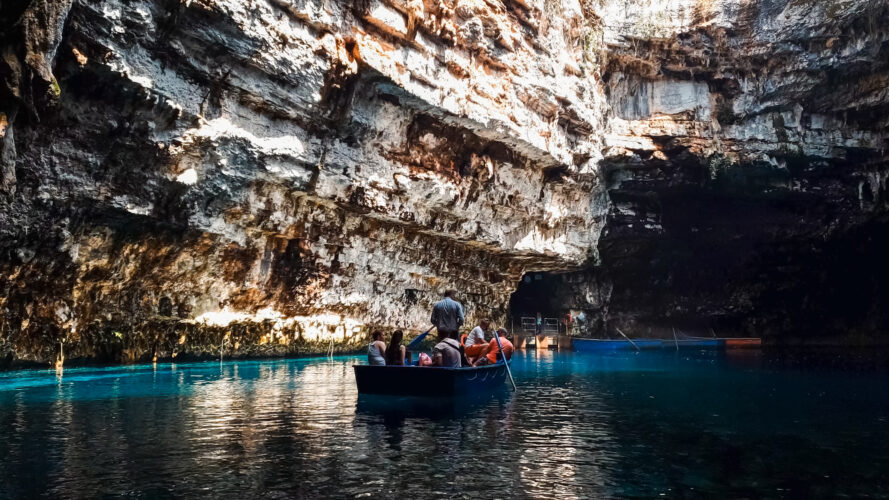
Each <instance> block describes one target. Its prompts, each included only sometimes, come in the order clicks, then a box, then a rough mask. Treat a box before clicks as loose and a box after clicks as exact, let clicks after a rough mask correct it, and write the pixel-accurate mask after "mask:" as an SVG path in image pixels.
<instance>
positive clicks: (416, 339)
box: [405, 326, 435, 351]
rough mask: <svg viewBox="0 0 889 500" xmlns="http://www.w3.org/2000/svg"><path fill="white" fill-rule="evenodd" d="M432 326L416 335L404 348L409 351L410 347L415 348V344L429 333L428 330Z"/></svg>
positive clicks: (429, 330) (417, 344) (418, 343)
mask: <svg viewBox="0 0 889 500" xmlns="http://www.w3.org/2000/svg"><path fill="white" fill-rule="evenodd" d="M432 328H435V326H433V327H432ZM432 328H430V329H428V330H426V331H425V332H423V333H421V334H419V335H417V338H415V339H414V340H411V342H410V344H408V345H407V349H405V350H407V351H410V350H411V349H416V348H417V346H419V345H420V342H423V339H425V338H426V336H427V335H429V332H431V331H432Z"/></svg>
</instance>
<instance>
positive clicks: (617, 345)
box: [574, 339, 662, 352]
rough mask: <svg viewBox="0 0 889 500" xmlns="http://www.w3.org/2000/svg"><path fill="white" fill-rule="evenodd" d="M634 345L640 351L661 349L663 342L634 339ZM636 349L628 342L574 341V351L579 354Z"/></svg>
mask: <svg viewBox="0 0 889 500" xmlns="http://www.w3.org/2000/svg"><path fill="white" fill-rule="evenodd" d="M633 343H635V344H636V347H638V348H639V349H660V348H661V344H662V341H661V340H660V339H639V340H636V339H633ZM636 347H633V344H631V343H630V342H629V341H628V340H600V339H574V350H575V351H578V352H587V351H616V350H623V349H630V350H635V349H636Z"/></svg>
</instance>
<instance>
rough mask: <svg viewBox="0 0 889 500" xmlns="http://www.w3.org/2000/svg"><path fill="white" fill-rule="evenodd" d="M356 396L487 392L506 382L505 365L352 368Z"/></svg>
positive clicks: (359, 366) (357, 366)
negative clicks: (356, 385) (356, 391)
mask: <svg viewBox="0 0 889 500" xmlns="http://www.w3.org/2000/svg"><path fill="white" fill-rule="evenodd" d="M353 368H354V369H355V382H356V383H357V384H358V393H359V394H388V395H394V396H429V397H453V396H462V395H465V394H477V393H479V392H482V391H491V390H494V389H496V388H498V387H500V386H502V385H503V383H504V382H505V381H506V365H504V364H503V363H497V364H495V365H487V366H479V367H476V368H470V367H467V368H440V367H432V366H370V365H353Z"/></svg>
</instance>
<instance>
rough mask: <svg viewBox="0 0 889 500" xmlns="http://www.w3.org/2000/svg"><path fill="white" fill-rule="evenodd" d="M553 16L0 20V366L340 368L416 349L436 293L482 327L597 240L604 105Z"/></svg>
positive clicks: (449, 7) (490, 10)
mask: <svg viewBox="0 0 889 500" xmlns="http://www.w3.org/2000/svg"><path fill="white" fill-rule="evenodd" d="M550 7H551V8H553V9H555V10H559V9H558V6H557V5H556V6H550ZM575 7H576V6H575ZM17 9H18V10H17ZM566 12H567V13H568V14H570V15H568V16H565V17H558V16H550V17H549V18H547V17H545V16H544V13H543V11H541V10H540V9H539V8H538V6H534V5H525V4H522V3H510V4H501V3H499V2H483V1H477V2H476V1H469V2H464V1H461V2H441V3H434V2H425V3H423V2H416V1H415V2H397V1H392V2H357V3H356V2H345V1H343V2H337V1H326V0H318V1H293V2H288V1H281V0H270V1H250V2H243V1H240V0H238V1H225V0H223V1H206V0H205V1H183V2H179V1H160V0H158V1H139V2H123V1H121V2H116V1H108V2H90V1H73V2H68V3H67V4H62V3H57V2H50V1H39V0H34V1H30V2H20V3H19V4H16V5H11V6H9V7H8V8H7V7H6V6H4V12H3V15H4V19H7V20H13V22H12V27H11V30H10V31H9V32H5V35H4V36H5V37H6V38H5V39H4V43H5V46H6V54H7V57H6V58H5V59H4V61H5V62H6V65H7V66H6V68H7V69H9V68H13V69H15V71H8V72H7V73H6V74H7V75H8V78H7V79H6V80H5V81H6V88H5V89H4V90H5V94H4V95H5V99H4V101H3V102H4V106H5V107H4V109H3V113H4V115H3V116H4V122H3V123H4V130H3V133H4V140H5V141H6V142H5V143H4V150H3V153H4V156H3V157H4V162H5V163H4V165H5V166H4V170H3V172H4V173H3V193H2V194H3V198H4V200H3V206H4V210H3V215H0V231H2V237H3V238H2V243H0V251H2V258H0V308H2V318H3V319H2V324H0V331H2V334H0V339H2V342H3V344H2V345H3V349H4V351H5V353H6V355H7V358H8V360H10V361H11V360H34V361H48V360H52V359H54V358H56V357H59V356H60V355H61V354H60V353H63V354H64V356H66V357H67V358H68V359H72V358H99V359H112V360H134V359H147V358H153V357H158V358H169V357H172V356H191V355H207V356H214V355H218V354H219V353H220V352H222V353H223V354H224V355H242V354H243V355H257V354H287V353H299V352H306V351H312V350H315V351H317V352H323V351H324V350H327V349H328V348H333V349H343V348H346V349H348V348H354V347H355V346H356V345H359V344H361V343H363V342H364V339H365V337H366V330H367V328H370V327H373V326H384V327H389V328H394V327H402V328H408V329H410V330H417V329H420V328H422V329H425V327H426V326H427V324H428V316H429V309H430V306H431V304H432V303H433V302H434V301H435V300H437V299H438V298H439V296H440V293H441V291H442V290H443V289H444V288H446V287H454V288H457V289H459V290H460V291H461V294H462V297H463V300H464V302H465V303H466V305H467V308H468V311H469V313H470V315H471V317H477V316H479V315H486V316H487V315H494V316H498V317H503V316H505V307H506V302H507V301H508V297H509V294H510V293H511V291H512V289H513V287H514V283H515V282H517V281H518V280H519V278H520V277H521V275H522V273H523V271H524V269H526V268H528V267H535V268H544V269H570V268H578V267H579V266H581V265H582V264H584V263H585V262H587V261H590V260H594V259H595V258H596V250H595V248H596V241H597V238H598V234H599V231H600V230H601V228H602V227H603V225H604V215H605V210H606V205H605V203H604V202H603V201H602V199H603V193H602V187H601V183H600V182H599V180H598V177H597V171H596V164H595V162H594V161H593V160H594V159H595V158H596V157H597V155H599V154H600V150H601V137H600V136H598V135H596V134H593V133H592V131H594V130H599V129H601V128H602V124H601V123H600V120H601V119H602V118H603V110H604V106H605V100H604V96H603V95H602V94H601V92H600V91H599V87H598V82H597V80H595V79H594V78H588V77H587V76H586V75H585V74H584V73H583V72H582V71H581V70H579V69H578V68H577V66H578V62H577V59H578V58H579V57H581V56H582V54H581V53H580V52H578V51H577V50H576V47H575V41H576V38H577V37H578V36H580V34H579V32H577V29H576V26H575V25H578V24H580V23H581V20H582V12H581V11H580V10H579V9H577V8H575V11H566ZM17 18H20V19H24V20H25V21H27V20H29V19H39V20H40V22H39V23H38V24H39V26H38V25H34V24H33V23H30V24H29V23H24V24H22V23H21V22H18V24H16V21H15V19H17ZM329 343H330V344H329Z"/></svg>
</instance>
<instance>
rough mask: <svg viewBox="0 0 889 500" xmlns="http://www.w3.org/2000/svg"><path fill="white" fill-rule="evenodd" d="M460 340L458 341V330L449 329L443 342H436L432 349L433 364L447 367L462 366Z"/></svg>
mask: <svg viewBox="0 0 889 500" xmlns="http://www.w3.org/2000/svg"><path fill="white" fill-rule="evenodd" d="M462 357H463V356H461V355H460V342H458V341H457V332H456V331H449V332H448V333H447V336H445V338H444V339H442V341H441V342H439V343H437V344H435V347H434V348H433V349H432V366H441V367H445V368H460V360H461V358H462Z"/></svg>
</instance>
